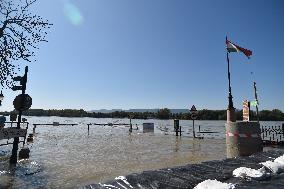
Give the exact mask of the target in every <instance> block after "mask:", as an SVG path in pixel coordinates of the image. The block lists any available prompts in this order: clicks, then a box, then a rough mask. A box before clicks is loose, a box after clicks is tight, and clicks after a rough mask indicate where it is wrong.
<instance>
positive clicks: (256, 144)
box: [226, 122, 262, 158]
mask: <svg viewBox="0 0 284 189" xmlns="http://www.w3.org/2000/svg"><path fill="white" fill-rule="evenodd" d="M226 144H227V157H228V158H231V157H238V156H249V155H252V154H254V153H256V152H260V151H262V139H261V130H260V125H259V123H257V122H228V123H226Z"/></svg>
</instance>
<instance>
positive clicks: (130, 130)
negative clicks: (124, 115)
mask: <svg viewBox="0 0 284 189" xmlns="http://www.w3.org/2000/svg"><path fill="white" fill-rule="evenodd" d="M129 126H130V128H129V132H130V133H132V123H131V117H130V119H129Z"/></svg>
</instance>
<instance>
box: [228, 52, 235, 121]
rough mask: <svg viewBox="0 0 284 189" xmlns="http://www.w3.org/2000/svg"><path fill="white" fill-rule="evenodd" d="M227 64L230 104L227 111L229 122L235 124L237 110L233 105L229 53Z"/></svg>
mask: <svg viewBox="0 0 284 189" xmlns="http://www.w3.org/2000/svg"><path fill="white" fill-rule="evenodd" d="M227 63H228V80H229V96H228V99H229V104H228V109H227V122H235V121H236V120H235V108H234V104H233V96H232V88H231V73H230V60H229V52H228V51H227Z"/></svg>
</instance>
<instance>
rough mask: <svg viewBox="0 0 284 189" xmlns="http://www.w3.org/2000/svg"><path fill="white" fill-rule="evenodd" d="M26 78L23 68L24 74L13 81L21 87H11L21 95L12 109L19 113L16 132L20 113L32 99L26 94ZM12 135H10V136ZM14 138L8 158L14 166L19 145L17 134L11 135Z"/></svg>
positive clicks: (26, 69)
mask: <svg viewBox="0 0 284 189" xmlns="http://www.w3.org/2000/svg"><path fill="white" fill-rule="evenodd" d="M27 76H28V66H26V67H25V74H24V76H23V77H21V76H17V77H14V78H13V80H14V81H20V85H21V86H13V87H12V90H14V91H17V90H21V91H22V94H20V95H18V96H17V97H16V98H15V100H14V102H13V104H14V108H15V109H16V110H18V111H19V116H18V122H17V127H16V128H15V129H18V131H19V132H20V131H21V120H22V112H23V111H25V110H28V109H29V108H30V107H31V105H32V98H31V97H30V96H29V95H28V94H25V93H26V84H27ZM11 135H12V134H11ZM13 136H14V142H13V149H12V155H11V157H10V164H16V163H17V155H18V144H19V136H20V133H19V134H16V135H13Z"/></svg>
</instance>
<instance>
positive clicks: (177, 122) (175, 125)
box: [174, 119, 179, 136]
mask: <svg viewBox="0 0 284 189" xmlns="http://www.w3.org/2000/svg"><path fill="white" fill-rule="evenodd" d="M174 130H175V132H176V136H178V130H179V120H178V119H174Z"/></svg>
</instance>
